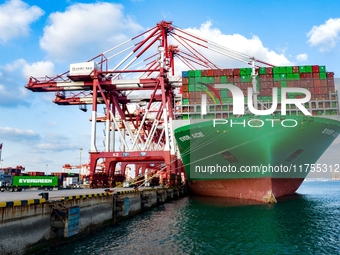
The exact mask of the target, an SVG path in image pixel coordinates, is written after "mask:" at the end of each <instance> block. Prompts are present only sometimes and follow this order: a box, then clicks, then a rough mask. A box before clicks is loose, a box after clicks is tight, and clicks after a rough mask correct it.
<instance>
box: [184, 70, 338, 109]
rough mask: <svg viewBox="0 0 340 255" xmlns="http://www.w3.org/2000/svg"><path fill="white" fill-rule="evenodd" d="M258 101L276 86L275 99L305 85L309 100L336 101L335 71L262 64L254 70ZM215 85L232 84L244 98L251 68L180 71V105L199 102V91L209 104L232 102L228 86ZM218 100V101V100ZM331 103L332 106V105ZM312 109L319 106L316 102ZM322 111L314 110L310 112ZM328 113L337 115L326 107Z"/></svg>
mask: <svg viewBox="0 0 340 255" xmlns="http://www.w3.org/2000/svg"><path fill="white" fill-rule="evenodd" d="M257 74H258V75H257V76H256V81H257V92H258V100H259V101H262V102H271V101H272V88H273V87H276V88H278V98H279V101H280V99H281V88H285V87H297V88H307V89H308V90H309V91H310V92H311V101H314V100H336V99H337V98H336V96H334V94H333V95H332V93H335V87H334V73H332V72H327V71H326V67H325V66H318V65H313V66H280V67H261V68H258V69H257ZM214 84H233V85H235V86H237V87H239V88H240V89H241V90H242V92H243V94H244V96H245V98H246V97H247V93H248V92H247V88H248V87H252V69H251V68H235V69H210V70H190V71H185V72H182V88H181V91H182V105H199V104H201V98H202V94H206V95H207V103H208V104H210V105H214V104H215V105H216V104H221V103H222V104H228V103H232V102H233V99H232V94H231V92H230V91H229V90H227V89H223V88H222V89H214ZM298 97H304V95H302V94H298V93H289V94H288V98H298ZM220 100H221V102H220ZM331 104H333V105H331ZM323 107H324V108H327V109H328V108H331V107H337V102H336V101H334V102H328V103H326V105H323ZM312 108H319V106H318V105H315V107H314V106H312ZM318 114H321V112H319V113H318V111H313V115H318ZM327 114H337V112H331V111H329V110H327Z"/></svg>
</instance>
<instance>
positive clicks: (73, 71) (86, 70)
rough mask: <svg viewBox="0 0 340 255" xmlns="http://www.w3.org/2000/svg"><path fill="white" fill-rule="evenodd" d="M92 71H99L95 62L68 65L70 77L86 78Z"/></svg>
mask: <svg viewBox="0 0 340 255" xmlns="http://www.w3.org/2000/svg"><path fill="white" fill-rule="evenodd" d="M93 70H99V68H98V65H97V63H95V62H83V63H76V64H70V75H71V76H74V75H85V76H88V75H90V74H91V73H92V71H93Z"/></svg>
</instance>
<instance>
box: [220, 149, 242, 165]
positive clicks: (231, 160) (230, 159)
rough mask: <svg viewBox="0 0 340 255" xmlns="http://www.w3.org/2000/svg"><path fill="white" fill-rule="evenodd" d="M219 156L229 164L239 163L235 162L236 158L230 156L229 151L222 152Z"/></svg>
mask: <svg viewBox="0 0 340 255" xmlns="http://www.w3.org/2000/svg"><path fill="white" fill-rule="evenodd" d="M221 154H222V155H223V157H224V158H225V159H226V160H228V161H229V162H230V163H235V162H239V161H238V160H237V158H236V157H235V156H234V155H233V154H231V153H230V152H229V151H224V152H222V153H221Z"/></svg>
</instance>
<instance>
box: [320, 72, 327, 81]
mask: <svg viewBox="0 0 340 255" xmlns="http://www.w3.org/2000/svg"><path fill="white" fill-rule="evenodd" d="M326 79H327V75H326V73H321V72H320V80H326Z"/></svg>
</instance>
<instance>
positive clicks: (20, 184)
mask: <svg viewBox="0 0 340 255" xmlns="http://www.w3.org/2000/svg"><path fill="white" fill-rule="evenodd" d="M29 188H38V189H44V190H46V191H47V190H53V188H58V177H57V176H24V175H22V176H21V175H20V176H11V177H9V175H0V190H1V192H3V191H5V190H7V191H22V190H23V189H29Z"/></svg>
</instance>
